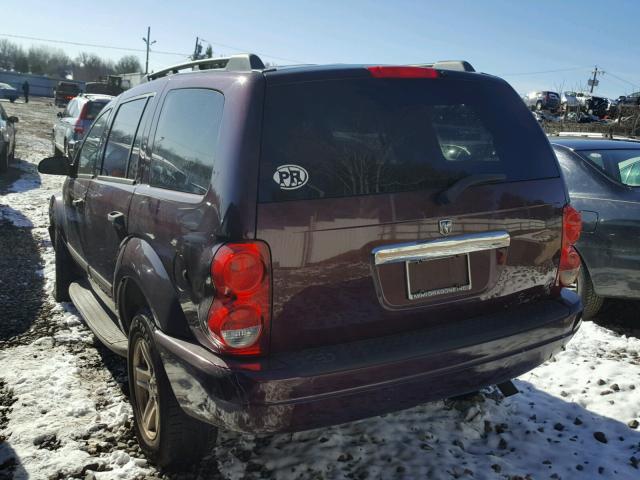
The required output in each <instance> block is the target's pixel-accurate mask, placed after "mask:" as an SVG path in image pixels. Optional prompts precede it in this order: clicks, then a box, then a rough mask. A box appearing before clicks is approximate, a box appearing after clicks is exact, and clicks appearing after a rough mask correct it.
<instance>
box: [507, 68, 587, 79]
mask: <svg viewBox="0 0 640 480" xmlns="http://www.w3.org/2000/svg"><path fill="white" fill-rule="evenodd" d="M588 68H591V67H572V68H558V69H556V70H541V71H538V72H520V73H502V74H499V75H498V76H500V77H516V76H525V75H542V74H544V73H558V72H572V71H576V70H586V69H588Z"/></svg>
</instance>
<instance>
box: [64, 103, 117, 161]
mask: <svg viewBox="0 0 640 480" xmlns="http://www.w3.org/2000/svg"><path fill="white" fill-rule="evenodd" d="M112 99H113V97H112V96H109V95H85V94H83V95H78V96H77V97H75V98H73V99H71V101H70V102H69V104H68V105H67V107H66V108H65V109H64V111H62V112H58V118H57V120H56V121H55V123H54V124H53V153H54V155H66V156H68V157H73V152H74V149H75V146H76V144H77V143H78V142H79V141H80V140H81V139H82V137H83V136H84V134H85V133H86V131H87V130H88V129H89V127H90V126H91V123H92V122H93V121H94V120H95V119H96V117H97V116H98V114H99V113H100V112H101V111H102V109H103V108H104V106H105V105H106V104H107V103H109V102H110V101H111V100H112Z"/></svg>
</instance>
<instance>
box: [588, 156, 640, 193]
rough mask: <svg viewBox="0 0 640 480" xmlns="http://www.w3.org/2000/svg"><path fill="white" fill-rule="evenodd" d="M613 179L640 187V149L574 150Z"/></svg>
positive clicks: (630, 185)
mask: <svg viewBox="0 0 640 480" xmlns="http://www.w3.org/2000/svg"><path fill="white" fill-rule="evenodd" d="M576 153H577V154H578V155H580V156H581V157H582V158H584V159H585V160H586V161H588V162H589V163H591V164H592V165H595V166H596V167H597V168H598V169H599V170H602V171H603V172H604V174H605V175H607V176H608V177H609V178H612V179H613V180H615V181H617V182H620V183H623V184H625V185H628V186H629V187H640V149H625V150H622V149H621V150H581V151H577V152H576Z"/></svg>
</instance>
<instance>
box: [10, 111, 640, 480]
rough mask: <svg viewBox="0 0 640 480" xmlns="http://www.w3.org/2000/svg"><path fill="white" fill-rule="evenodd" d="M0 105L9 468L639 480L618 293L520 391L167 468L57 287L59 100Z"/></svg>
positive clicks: (22, 474)
mask: <svg viewBox="0 0 640 480" xmlns="http://www.w3.org/2000/svg"><path fill="white" fill-rule="evenodd" d="M4 106H5V107H6V110H7V112H8V113H9V115H17V116H18V117H19V118H20V123H19V124H18V137H17V141H18V144H17V145H18V146H17V152H16V157H17V158H18V159H19V160H18V161H17V163H16V164H15V165H14V166H13V168H11V169H10V171H9V172H8V173H7V174H6V175H5V176H3V177H0V249H1V251H2V255H0V480H4V479H9V478H15V479H24V478H31V479H40V478H42V479H49V478H54V479H62V478H93V476H95V478H97V479H107V478H145V477H151V478H158V477H163V478H229V479H241V478H247V479H253V478H300V479H306V478H313V479H342V478H356V479H364V478H369V479H376V478H380V479H389V478H407V479H413V478H475V479H479V478H563V479H566V478H584V479H592V478H620V479H637V478H640V469H639V468H640V430H638V421H639V420H640V339H639V337H640V323H638V321H637V311H638V309H637V307H638V305H637V304H625V303H610V304H609V305H608V306H607V308H605V309H604V311H603V313H602V314H601V316H600V318H599V319H597V321H596V322H587V323H585V324H583V326H582V328H581V330H580V331H579V333H578V334H577V335H576V337H575V338H574V339H573V341H572V342H571V343H570V344H569V345H568V347H567V350H566V351H565V352H563V353H561V354H559V355H558V356H557V357H556V358H555V359H554V360H553V361H550V362H547V363H546V364H544V365H542V366H541V367H539V368H537V369H535V370H533V371H532V372H530V373H528V374H526V375H523V376H522V377H520V378H519V379H518V380H516V381H515V384H516V386H517V387H518V388H519V389H520V391H521V393H520V394H519V395H515V396H513V397H509V398H504V397H503V396H502V395H501V394H500V393H499V392H498V391H497V389H487V390H485V391H483V392H481V393H480V394H478V395H475V396H470V397H468V398H465V399H459V400H456V401H444V402H435V403H432V404H428V405H424V406H419V407H416V408H413V409H410V410H406V411H403V412H399V413H395V414H389V415H385V416H382V417H377V418H372V419H368V420H364V421H360V422H356V423H352V424H346V425H341V426H336V427H330V428H324V429H318V430H312V431H308V432H302V433H296V434H293V435H291V434H287V435H273V436H261V437H254V436H249V435H239V434H234V433H229V432H221V433H220V435H219V437H218V441H217V445H216V448H215V449H214V451H212V452H211V455H210V456H209V457H208V458H206V459H205V460H204V461H203V463H202V464H200V465H196V466H193V468H192V469H191V471H189V472H181V473H166V472H158V471H157V470H156V469H154V468H153V467H152V466H151V465H149V464H148V463H147V461H146V459H145V458H144V456H143V455H142V453H141V452H140V450H139V449H138V447H137V444H136V442H135V440H134V436H133V429H132V425H131V422H132V416H131V409H130V407H129V403H128V401H127V394H128V386H127V379H126V366H125V362H124V361H123V360H121V359H120V358H119V357H117V356H115V355H114V354H112V353H110V352H109V351H108V350H107V349H105V348H104V347H102V346H100V345H99V344H98V343H97V341H96V340H95V339H94V337H93V335H92V334H91V332H90V331H89V330H88V328H87V327H86V326H85V325H84V323H83V321H82V319H81V318H80V317H79V316H78V314H77V312H76V310H75V309H74V308H73V306H72V305H71V304H56V303H55V302H54V301H53V299H52V298H51V288H52V279H53V269H54V264H53V250H52V246H51V242H50V240H49V236H48V232H47V225H48V217H47V209H48V199H49V197H50V196H51V195H52V194H53V193H55V192H56V191H58V190H59V189H60V188H61V180H60V178H56V177H52V176H48V177H45V176H42V177H41V176H39V175H38V173H37V171H36V165H37V162H38V161H39V160H40V159H42V158H43V157H45V156H48V155H49V154H50V153H51V151H52V147H51V139H50V134H51V125H52V123H53V120H54V118H55V113H56V112H57V109H56V108H55V107H54V106H53V105H52V103H51V101H50V100H48V99H47V100H43V99H35V100H34V101H32V102H31V103H29V104H23V103H15V104H9V103H5V104H4ZM514 321H517V319H515V318H514ZM634 323H635V325H634Z"/></svg>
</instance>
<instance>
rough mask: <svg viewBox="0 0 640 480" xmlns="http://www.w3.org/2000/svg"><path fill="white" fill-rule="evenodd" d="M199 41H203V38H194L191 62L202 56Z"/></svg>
mask: <svg viewBox="0 0 640 480" xmlns="http://www.w3.org/2000/svg"><path fill="white" fill-rule="evenodd" d="M200 40H204V38H200V37H196V46H195V47H193V60H198V59H199V58H200V55H201V54H202V44H201V43H200Z"/></svg>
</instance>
